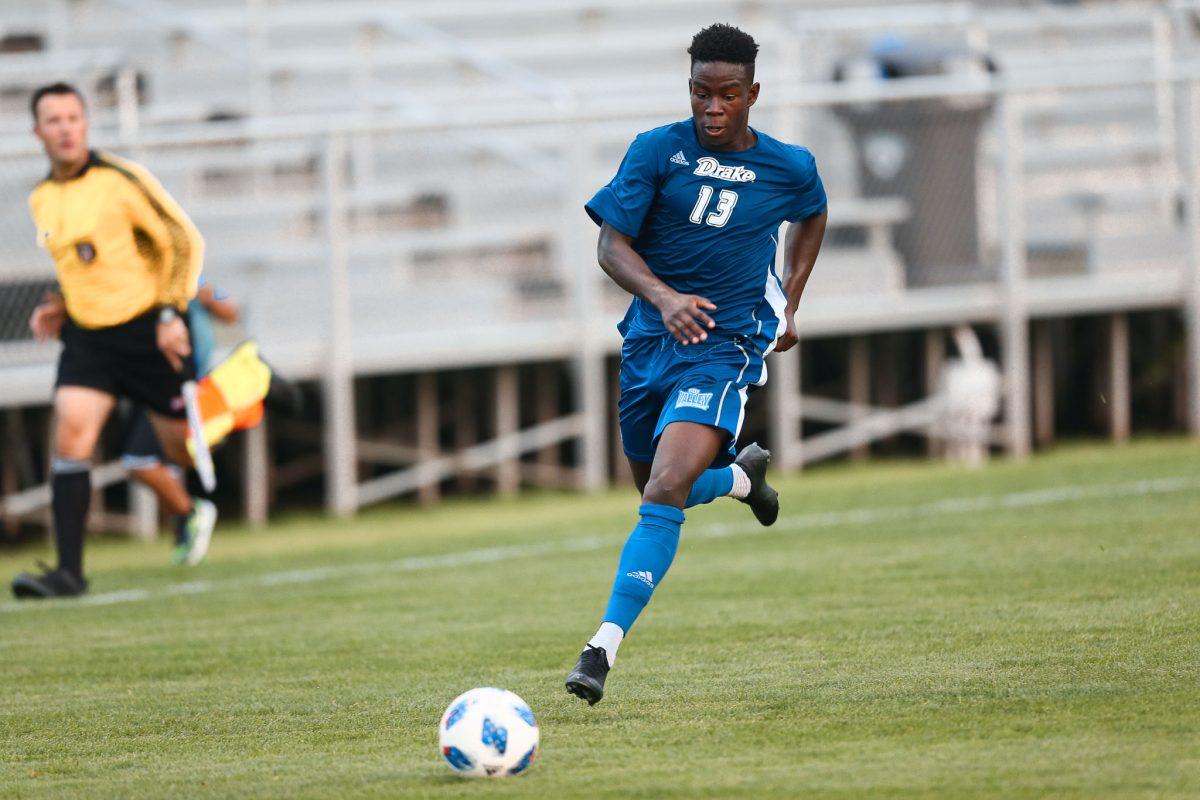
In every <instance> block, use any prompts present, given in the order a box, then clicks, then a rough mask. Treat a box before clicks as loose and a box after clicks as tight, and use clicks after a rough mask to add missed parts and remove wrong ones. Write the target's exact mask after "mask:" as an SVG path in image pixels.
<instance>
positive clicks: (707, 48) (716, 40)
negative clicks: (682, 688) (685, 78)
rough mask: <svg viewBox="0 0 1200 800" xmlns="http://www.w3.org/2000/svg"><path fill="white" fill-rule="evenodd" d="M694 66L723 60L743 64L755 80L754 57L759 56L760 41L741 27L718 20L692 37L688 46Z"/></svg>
mask: <svg viewBox="0 0 1200 800" xmlns="http://www.w3.org/2000/svg"><path fill="white" fill-rule="evenodd" d="M688 55H690V56H691V57H692V66H695V65H696V64H697V62H699V63H708V62H710V61H723V62H725V63H726V64H741V65H743V66H744V67H745V68H746V73H747V74H748V75H749V76H750V80H754V59H755V58H756V57H757V56H758V43H757V42H755V41H754V37H753V36H751V35H750V34H748V33H746V32H745V31H743V30H741V29H740V28H735V27H733V26H732V25H726V24H724V23H721V22H718V23H716V24H713V25H709V26H708V27H707V28H703V29H702V30H701V31H700V32H699V33H697V34H696V35H695V36H693V37H692V46H691V47H689V48H688Z"/></svg>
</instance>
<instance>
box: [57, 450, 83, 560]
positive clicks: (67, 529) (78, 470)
mask: <svg viewBox="0 0 1200 800" xmlns="http://www.w3.org/2000/svg"><path fill="white" fill-rule="evenodd" d="M91 469H92V465H91V464H90V463H89V462H87V461H75V460H73V459H69V458H56V459H54V467H53V471H54V480H53V482H52V483H51V489H50V491H51V506H52V507H53V509H54V541H55V545H56V546H57V548H58V568H59V569H61V570H64V571H66V572H69V573H71V574H72V575H74V576H75V577H76V578H82V577H83V530H84V525H85V524H86V523H87V514H88V506H89V505H91V501H92V476H91Z"/></svg>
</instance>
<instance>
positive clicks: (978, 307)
mask: <svg viewBox="0 0 1200 800" xmlns="http://www.w3.org/2000/svg"><path fill="white" fill-rule="evenodd" d="M1195 13H1196V12H1195V9H1194V7H1193V6H1192V4H1190V3H1188V2H1174V3H1168V4H1162V5H1157V4H1149V3H1136V4H1134V3H1129V4H1095V5H1091V4H1081V5H1079V6H1075V7H1062V6H1057V5H1055V6H1050V5H1039V4H1029V3H1004V4H995V3H988V4H983V3H980V4H978V5H971V4H966V3H927V4H923V5H919V6H912V5H905V6H897V5H891V6H881V7H879V8H863V7H861V6H858V5H855V4H851V3H846V2H840V1H832V0H831V1H826V2H814V1H812V0H807V1H805V0H795V1H794V2H793V1H789V0H762V1H761V2H757V3H753V4H747V5H739V6H737V7H731V6H730V4H728V3H724V2H715V0H699V1H696V0H686V1H685V0H514V2H509V3H504V4H490V3H478V2H473V1H472V0H450V1H448V2H441V3H437V4H417V3H383V2H372V1H369V0H348V1H345V2H338V3H327V2H316V1H315V0H205V1H204V2H201V0H72V1H71V2H68V1H67V0H48V1H47V2H45V3H38V4H33V3H29V4H24V5H23V6H22V9H21V12H20V13H13V14H8V13H7V10H6V14H5V16H4V18H3V21H2V22H0V39H3V38H4V37H11V36H18V35H20V36H25V37H30V36H32V37H35V38H36V39H37V41H38V42H39V44H40V47H39V48H38V49H34V50H30V51H26V52H16V53H0V88H2V89H3V91H2V92H0V108H3V110H4V112H5V113H3V114H2V115H0V153H2V154H3V165H4V166H3V168H2V169H0V234H2V235H3V244H0V285H15V286H25V285H28V286H29V287H37V286H40V284H39V283H38V282H39V281H44V280H45V279H47V278H48V277H49V276H50V275H51V268H50V265H49V264H48V262H47V260H46V259H45V257H44V254H43V253H41V252H39V251H38V250H37V248H36V247H35V246H34V237H33V234H32V228H31V227H30V224H29V223H28V222H27V219H26V217H27V214H26V212H25V209H24V197H25V195H26V193H27V191H28V188H29V187H30V186H31V185H32V184H33V183H34V182H35V181H36V180H37V179H38V177H39V175H40V174H41V173H42V172H43V171H44V165H43V160H42V158H41V156H40V155H39V153H38V151H37V149H36V147H35V146H34V142H32V141H31V139H30V137H29V136H28V133H27V127H28V123H27V120H26V119H25V117H24V116H23V113H24V112H23V104H24V102H25V100H26V98H27V97H28V92H29V91H30V90H31V89H32V88H33V87H34V86H35V85H37V84H40V83H43V82H45V81H46V80H48V79H52V78H59V77H61V78H64V79H71V80H74V81H76V82H78V83H79V84H81V85H82V87H83V88H84V89H85V91H87V92H88V94H89V97H90V99H91V101H92V106H93V120H94V139H95V142H96V144H98V145H100V146H104V147H110V148H112V149H115V150H116V151H118V152H120V153H121V154H123V155H126V156H128V157H131V158H134V159H137V160H141V161H143V162H144V163H146V164H147V166H149V167H150V168H151V169H152V170H153V171H154V173H155V174H156V175H157V176H159V178H160V179H161V180H162V182H163V183H164V184H165V185H166V186H167V187H168V188H169V189H170V190H171V191H172V192H173V193H174V194H175V195H176V196H177V197H178V199H179V200H180V201H181V203H182V204H183V206H184V207H185V208H186V209H188V210H189V213H190V214H191V215H192V216H193V218H194V219H195V221H196V222H197V224H198V225H199V227H200V229H201V230H202V231H203V232H204V234H205V237H206V240H207V243H208V249H207V264H206V270H207V271H208V273H209V275H210V277H211V278H212V279H213V280H214V281H215V282H217V283H219V284H221V285H223V286H225V287H227V288H228V289H229V290H230V291H231V292H232V293H234V294H235V295H236V296H237V297H238V298H239V299H240V300H242V302H243V303H244V304H245V306H246V308H247V314H246V317H247V322H246V327H247V329H248V330H249V331H250V332H251V333H253V334H254V335H255V336H256V337H258V338H259V339H260V340H261V341H262V343H263V347H264V350H265V351H266V352H269V353H271V354H272V358H273V360H274V361H275V362H276V363H277V364H278V365H279V366H280V367H282V368H284V369H286V370H287V371H289V372H290V373H292V374H294V375H296V376H298V377H301V378H313V379H316V378H325V377H326V376H327V374H328V371H329V368H330V364H331V362H332V361H333V360H336V359H338V358H342V359H345V360H346V361H348V363H349V367H348V368H349V369H350V374H369V373H385V372H414V371H421V370H433V369H439V368H444V367H449V366H455V365H463V366H468V365H487V364H497V363H511V362H518V361H523V362H530V361H538V360H548V359H571V358H577V357H579V358H593V357H594V358H599V357H602V356H604V355H605V354H610V353H612V352H614V350H615V348H616V344H617V340H616V336H615V333H614V332H613V330H612V327H613V322H614V321H615V319H616V318H617V315H618V314H619V313H620V310H621V308H622V306H623V303H624V299H625V298H624V297H623V296H622V295H621V293H620V292H619V291H616V290H615V289H613V287H611V286H609V285H608V284H607V283H606V282H605V281H603V280H602V279H601V276H600V275H599V274H598V270H596V269H595V267H594V258H593V255H592V248H593V247H594V237H593V234H592V229H591V227H590V223H589V222H588V221H587V220H586V219H585V218H584V216H583V214H582V212H581V210H580V203H581V202H582V201H583V199H585V198H586V196H587V195H588V194H589V193H590V192H591V191H592V190H594V187H596V186H598V185H600V184H601V183H602V182H604V181H605V180H607V178H608V177H609V176H610V175H611V173H612V171H613V170H614V169H615V167H616V164H617V163H618V161H619V159H620V157H621V155H622V153H623V151H624V148H625V147H626V145H627V143H628V142H629V140H630V139H631V138H632V136H633V135H634V134H636V133H637V132H638V131H639V130H643V129H645V128H648V127H651V126H654V125H658V124H663V123H665V122H668V121H672V120H675V119H679V118H682V117H684V116H686V114H687V105H686V96H685V93H684V77H685V75H686V70H687V56H686V53H685V52H684V51H685V48H686V46H687V42H688V41H689V39H690V37H691V35H692V34H693V33H694V32H695V31H696V30H697V29H698V28H699V27H701V26H702V25H704V24H708V23H710V22H712V21H714V20H722V21H730V22H734V23H737V24H741V25H743V26H744V27H746V28H747V29H749V30H751V31H753V33H754V34H755V36H756V37H757V38H758V40H759V41H760V43H761V45H762V57H761V62H760V65H759V71H758V75H759V78H760V80H761V81H762V84H763V100H762V102H761V104H760V107H759V109H756V112H755V116H754V122H755V124H756V125H761V126H762V127H763V128H764V129H765V130H768V131H771V132H774V133H776V134H777V135H780V136H781V138H792V139H796V140H800V141H802V142H803V143H805V144H809V145H810V146H811V147H812V149H813V150H814V152H815V153H816V154H817V156H818V158H819V159H820V162H821V165H822V171H823V174H824V176H825V182H826V185H827V187H828V188H829V190H830V194H831V214H830V225H831V226H832V227H833V229H834V230H833V231H832V233H831V236H830V239H829V243H828V245H827V247H826V250H825V251H824V252H823V254H822V257H821V262H820V263H819V266H818V270H817V273H816V274H815V277H814V278H813V282H812V286H811V291H810V293H809V296H808V297H806V300H805V305H804V309H803V313H802V315H801V320H800V325H801V331H802V334H803V335H805V336H822V335H833V334H845V333H866V332H871V331H877V330H890V329H899V328H916V329H931V328H937V327H939V326H945V325H952V324H956V323H959V322H964V321H966V322H986V323H993V324H999V325H1007V326H1009V327H1010V328H1011V327H1012V326H1015V325H1017V324H1021V325H1024V324H1025V323H1027V321H1028V319H1029V317H1030V316H1038V315H1054V314H1071V313H1083V312H1085V311H1112V310H1121V309H1126V308H1139V307H1146V306H1157V305H1162V304H1167V305H1180V306H1186V305H1188V304H1189V303H1195V302H1196V300H1195V297H1194V295H1195V294H1196V290H1195V289H1194V288H1191V283H1189V281H1192V280H1194V278H1190V277H1189V275H1190V274H1191V273H1189V272H1188V269H1189V263H1190V262H1189V261H1188V257H1187V255H1186V254H1187V253H1188V252H1189V250H1188V247H1189V246H1190V245H1189V241H1191V242H1194V241H1195V240H1196V239H1195V237H1196V234H1195V232H1194V231H1191V230H1190V229H1189V228H1188V226H1187V223H1186V220H1185V219H1184V218H1183V217H1181V213H1180V208H1181V207H1185V206H1186V205H1187V203H1188V202H1194V199H1193V200H1188V197H1191V198H1194V191H1195V188H1194V187H1195V182H1194V178H1189V174H1188V173H1187V168H1188V164H1193V163H1194V162H1195V155H1194V153H1192V152H1191V151H1192V150H1194V149H1195V142H1194V139H1193V140H1191V141H1190V142H1189V141H1188V140H1187V135H1186V134H1184V133H1181V132H1182V131H1187V130H1188V128H1187V127H1186V126H1187V124H1188V120H1189V119H1191V117H1189V116H1188V115H1189V114H1191V115H1194V114H1195V113H1196V112H1195V111H1194V110H1191V107H1190V106H1188V105H1187V102H1186V98H1187V97H1188V96H1189V95H1188V93H1187V91H1188V89H1189V87H1190V90H1191V92H1192V93H1193V94H1194V92H1195V81H1196V79H1198V78H1200V74H1198V73H1197V70H1196V68H1195V62H1194V61H1193V60H1191V59H1193V58H1194V55H1195V42H1194V27H1193V26H1189V25H1188V24H1184V21H1185V20H1189V19H1191V18H1192V16H1191V15H1194V14H1195ZM897 31H899V32H901V33H903V34H904V35H907V36H912V37H914V38H918V39H919V38H921V37H927V38H934V39H937V40H939V41H943V42H947V41H948V42H953V43H954V44H955V45H956V46H962V47H966V48H968V49H972V50H974V51H975V52H978V53H985V52H986V53H987V54H988V55H989V57H990V58H991V59H992V60H993V61H994V63H995V65H996V67H997V73H996V74H995V75H992V76H988V75H974V74H972V75H962V76H957V77H956V76H953V75H951V76H940V77H929V78H914V79H911V80H909V81H897V82H881V81H866V82H861V83H856V82H854V81H851V82H849V83H834V82H831V80H830V78H831V76H832V75H833V73H834V69H835V66H836V64H837V63H838V60H839V59H841V58H843V57H844V56H845V55H846V53H848V52H853V51H861V50H863V49H865V48H866V46H867V45H868V43H869V42H870V41H871V40H872V38H873V37H877V36H878V35H879V34H881V33H895V32H897ZM1188 81H1190V82H1191V83H1188ZM929 98H935V99H940V100H945V101H947V102H957V101H960V100H962V99H963V98H985V99H986V100H987V101H988V102H992V103H994V104H995V109H994V112H993V113H992V114H991V115H990V117H989V119H988V122H987V124H986V125H985V127H984V131H983V134H982V138H981V142H980V160H979V168H978V175H977V176H975V177H977V181H974V180H973V181H971V182H969V183H964V184H963V186H962V187H961V191H962V192H964V193H967V192H969V193H971V196H972V198H973V199H977V200H978V203H979V208H980V219H979V223H978V224H979V239H980V252H979V254H978V260H979V262H980V263H981V264H983V265H984V267H985V269H983V270H982V271H981V273H980V274H982V275H985V276H990V277H989V278H987V279H985V280H980V279H979V278H977V277H973V278H970V279H967V280H964V281H962V282H960V283H959V284H958V285H955V284H954V282H951V284H950V285H939V286H930V287H920V286H913V285H910V282H909V281H908V279H907V278H906V275H907V274H908V273H909V271H910V270H911V268H912V267H913V265H911V264H905V263H904V259H903V257H902V256H901V254H900V253H899V252H898V251H897V249H896V248H895V247H894V246H893V236H894V232H895V230H896V228H897V226H900V225H903V224H906V223H907V222H909V221H911V220H912V219H914V217H915V215H920V214H922V213H923V210H922V209H921V208H914V207H913V206H912V204H911V203H910V202H908V201H907V200H906V199H905V198H903V197H869V196H865V195H864V194H863V192H862V191H861V187H860V186H858V180H857V178H856V177H855V171H856V159H857V157H858V156H857V155H856V154H855V152H854V151H853V148H852V147H851V146H850V145H849V144H848V139H847V135H846V129H845V126H844V125H843V124H842V123H841V122H839V121H838V119H837V115H836V114H835V113H834V109H835V108H837V107H840V106H844V105H845V104H847V103H849V102H851V101H854V102H859V103H875V104H879V107H881V108H885V109H886V108H893V107H894V108H900V107H902V106H903V104H905V103H906V102H910V101H912V100H914V99H929ZM1193 102H1194V101H1193ZM1194 134H1195V131H1194V130H1193V131H1192V136H1193V137H1194ZM1189 159H1190V160H1189ZM1189 187H1190V188H1189ZM1188 191H1191V192H1192V193H1193V194H1191V195H1188V194H1187V193H1188ZM964 196H965V195H964ZM947 235H950V234H947ZM1189 237H1191V238H1190V239H1189ZM339 265H341V266H339ZM1192 268H1193V269H1194V267H1192ZM1026 273H1027V275H1028V280H1026ZM33 292H34V289H33V288H30V289H29V290H28V291H26V292H25V294H23V295H22V294H20V292H10V295H11V296H12V297H17V298H18V299H17V300H10V306H5V305H2V304H3V303H4V302H5V300H4V295H0V316H3V315H4V314H5V313H17V312H18V311H20V312H21V313H27V310H28V307H30V306H31V303H32V299H31V298H32V297H33V296H34V294H33ZM342 293H344V297H345V299H344V304H343V306H342V307H341V309H340V310H339V308H338V303H339V302H342V301H340V300H339V299H338V298H339V297H341V296H342ZM1014 298H1017V301H1016V305H1017V306H1019V310H1018V311H1017V312H1013V311H1012V308H1013V307H1014ZM1189 307H1190V306H1189ZM339 314H341V315H342V322H341V323H339V321H338V320H339ZM1014 314H1015V316H1014ZM342 323H344V326H343V327H339V326H341V325H342ZM339 330H341V331H344V332H346V333H347V336H348V339H347V340H346V341H341V339H340V338H339V336H340V335H339V334H338V331H339ZM581 342H582V344H581ZM1005 343H1006V347H1007V348H1008V349H1009V350H1012V349H1013V348H1016V349H1018V350H1019V349H1021V348H1022V347H1025V346H1027V341H1026V339H1024V338H1023V335H1022V334H1019V333H1012V334H1011V336H1010V337H1009V338H1007V339H1005ZM581 353H583V354H584V355H581ZM53 358H54V349H53V348H52V347H50V346H37V345H34V344H32V343H31V342H30V341H28V340H27V339H23V338H21V337H19V336H17V335H15V334H10V335H9V337H8V338H7V339H0V405H12V404H34V403H44V402H45V401H46V398H47V397H48V392H49V385H50V378H51V365H52V363H53ZM1025 362H1026V359H1025V358H1024V357H1023V356H1022V357H1018V358H1016V359H1015V360H1011V361H1010V363H1009V364H1008V365H1006V376H1007V378H1008V389H1007V390H1008V391H1009V392H1010V394H1009V395H1008V399H1009V403H1008V406H1007V411H1006V414H1007V415H1008V417H1009V421H1010V424H1009V427H1008V430H1009V434H1008V438H1007V439H1006V442H1007V443H1008V444H1009V446H1010V448H1011V449H1014V450H1016V451H1020V449H1021V447H1022V445H1021V444H1020V442H1021V441H1022V440H1023V439H1025V438H1028V431H1027V426H1025V427H1024V428H1023V427H1022V425H1023V423H1021V422H1020V421H1019V420H1020V418H1021V417H1026V416H1028V414H1027V409H1026V410H1024V411H1023V410H1022V409H1024V406H1025V405H1026V404H1027V403H1026V401H1024V400H1022V399H1021V397H1020V396H1019V395H1021V394H1022V393H1024V392H1025V389H1026V388H1027V385H1028V378H1027V377H1024V375H1025V373H1026V372H1027V371H1028V370H1027V364H1026V363H1025ZM781 367H782V373H783V375H782V383H783V386H784V388H783V389H780V390H778V391H779V392H781V393H782V394H781V395H780V397H784V398H786V397H787V394H788V391H789V390H788V389H787V388H786V387H787V386H788V384H789V382H790V383H791V385H795V386H798V377H797V375H798V373H797V372H796V371H795V370H796V369H797V367H796V366H795V365H794V364H793V365H791V366H788V365H786V363H785V364H782V365H781ZM773 369H774V368H773ZM1014 383H1015V384H1016V385H1013V384H1014ZM1198 391H1200V390H1198ZM776 409H777V410H776V412H775V416H774V417H773V418H772V424H773V425H774V426H775V427H776V428H783V429H787V430H791V429H794V428H795V427H796V426H795V422H796V420H797V419H798V418H799V416H800V415H801V413H802V412H801V411H800V410H799V399H798V396H797V398H796V402H790V401H788V400H786V399H784V400H781V401H780V402H778V403H777V404H776ZM589 413H590V412H589ZM1014 420H1015V421H1014ZM777 435H778V436H779V437H780V438H779V440H778V441H777V445H779V446H780V449H781V450H783V451H786V450H787V448H786V446H785V445H786V444H788V443H789V442H791V443H792V444H795V443H796V442H794V441H793V439H794V437H793V436H792V434H791V433H786V434H785V433H782V432H778V433H777ZM793 452H795V453H798V452H799V449H798V447H797V448H794V449H793ZM783 462H784V463H785V465H786V464H792V465H797V464H799V463H800V456H799V455H795V456H793V457H791V458H790V459H789V458H788V457H787V455H786V452H785V453H784V457H783Z"/></svg>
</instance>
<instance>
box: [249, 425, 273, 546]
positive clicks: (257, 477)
mask: <svg viewBox="0 0 1200 800" xmlns="http://www.w3.org/2000/svg"><path fill="white" fill-rule="evenodd" d="M242 448H243V450H242V473H243V477H242V480H243V498H242V503H243V511H244V513H245V515H246V522H248V523H250V525H252V526H254V527H259V526H262V525H266V524H267V513H268V510H269V508H270V505H271V455H270V452H269V449H268V442H267V420H265V419H264V420H263V421H262V422H260V423H259V424H258V425H255V426H254V427H253V428H251V429H250V430H248V431H246V433H245V438H244V439H243V442H242Z"/></svg>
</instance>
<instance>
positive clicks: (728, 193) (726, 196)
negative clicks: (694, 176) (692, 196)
mask: <svg viewBox="0 0 1200 800" xmlns="http://www.w3.org/2000/svg"><path fill="white" fill-rule="evenodd" d="M712 196H713V188H712V187H711V186H701V187H700V196H699V197H697V198H696V207H695V208H693V209H692V213H691V216H689V217H688V219H690V220H691V221H692V222H694V223H696V224H697V225H699V224H700V223H701V222H703V223H705V224H707V225H711V226H713V227H714V228H724V227H725V223H726V222H729V215H730V214H732V213H733V207H734V206H736V205H737V201H738V196H737V192H735V191H732V190H730V189H722V190H721V193H720V194H719V195H717V208H716V210H715V211H713V212H712V213H711V214H709V215H708V216H707V217H706V216H704V212H705V211H707V210H708V202H709V201H710V200H712Z"/></svg>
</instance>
